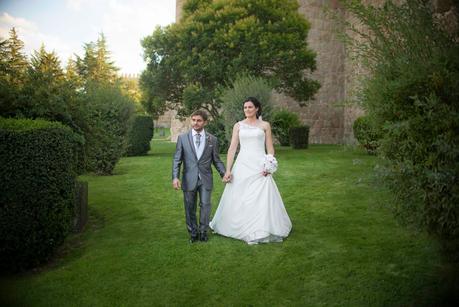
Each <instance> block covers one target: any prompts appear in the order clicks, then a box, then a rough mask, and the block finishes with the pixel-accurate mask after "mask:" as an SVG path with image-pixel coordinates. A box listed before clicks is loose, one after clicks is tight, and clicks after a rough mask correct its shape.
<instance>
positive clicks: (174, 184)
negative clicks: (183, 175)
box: [172, 179, 181, 190]
mask: <svg viewBox="0 0 459 307" xmlns="http://www.w3.org/2000/svg"><path fill="white" fill-rule="evenodd" d="M172 187H173V188H174V189H176V190H178V189H180V187H181V185H180V180H178V179H174V180H172Z"/></svg>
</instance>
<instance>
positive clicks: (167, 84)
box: [141, 0, 319, 118]
mask: <svg viewBox="0 0 459 307" xmlns="http://www.w3.org/2000/svg"><path fill="white" fill-rule="evenodd" d="M308 30H309V23H308V22H307V21H306V20H305V19H304V17H302V16H301V15H300V14H299V13H298V3H297V1H294V0H269V1H266V0H221V1H203V0H192V1H188V2H186V4H185V6H184V7H183V18H182V19H181V20H180V22H179V23H176V24H173V25H170V26H167V27H165V28H157V29H156V30H155V31H154V33H153V34H152V35H151V36H148V37H146V38H145V39H144V40H143V41H142V46H143V48H144V50H145V59H146V60H147V62H148V64H147V69H146V70H145V71H144V72H143V74H142V77H141V79H142V82H141V86H142V89H143V90H144V91H145V95H146V101H147V102H148V108H147V109H148V110H149V111H151V112H154V113H159V112H161V111H163V109H165V108H167V107H169V108H176V109H177V110H178V113H179V115H182V116H185V115H188V114H189V113H190V111H192V110H194V109H197V108H203V109H206V110H207V111H208V112H209V113H210V114H211V115H212V116H213V117H214V118H218V117H220V107H221V101H220V100H219V99H218V96H219V91H220V89H221V88H222V87H224V86H226V84H228V83H230V81H231V80H234V79H235V78H236V76H237V75H239V74H249V75H252V76H257V77H258V76H260V77H264V78H266V79H268V80H269V82H270V83H272V84H274V86H275V88H276V89H277V90H279V91H281V92H284V93H286V94H288V95H290V96H292V97H294V98H296V99H297V100H298V101H301V104H304V102H305V101H307V100H308V99H310V98H311V97H312V96H313V94H314V93H315V92H316V91H317V89H318V88H319V84H318V83H317V82H316V81H313V80H311V79H309V78H308V77H307V76H306V74H305V73H306V72H311V71H313V70H314V69H315V65H316V64H315V54H314V52H313V51H311V50H310V49H309V48H308V47H307V45H306V38H307V34H308Z"/></svg>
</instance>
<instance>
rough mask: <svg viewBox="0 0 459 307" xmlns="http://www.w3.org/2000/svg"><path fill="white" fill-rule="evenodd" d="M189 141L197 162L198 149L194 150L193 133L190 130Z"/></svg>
mask: <svg viewBox="0 0 459 307" xmlns="http://www.w3.org/2000/svg"><path fill="white" fill-rule="evenodd" d="M188 141H189V142H190V147H191V151H193V154H194V157H195V158H196V160H197V159H198V155H197V154H196V149H195V148H194V142H193V131H192V130H190V132H189V133H188Z"/></svg>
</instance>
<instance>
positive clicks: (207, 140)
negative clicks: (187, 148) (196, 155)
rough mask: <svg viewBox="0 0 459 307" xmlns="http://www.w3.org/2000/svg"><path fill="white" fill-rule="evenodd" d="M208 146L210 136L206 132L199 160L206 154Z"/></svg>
mask: <svg viewBox="0 0 459 307" xmlns="http://www.w3.org/2000/svg"><path fill="white" fill-rule="evenodd" d="M209 146H210V135H209V133H207V132H206V144H205V145H204V150H203V151H202V155H201V158H202V157H203V156H204V154H205V153H206V151H207V149H209Z"/></svg>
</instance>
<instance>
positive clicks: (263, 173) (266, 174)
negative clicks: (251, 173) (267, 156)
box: [261, 171, 270, 177]
mask: <svg viewBox="0 0 459 307" xmlns="http://www.w3.org/2000/svg"><path fill="white" fill-rule="evenodd" d="M261 174H262V175H263V176H265V177H266V176H268V175H269V174H270V173H268V172H265V171H263V172H261Z"/></svg>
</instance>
